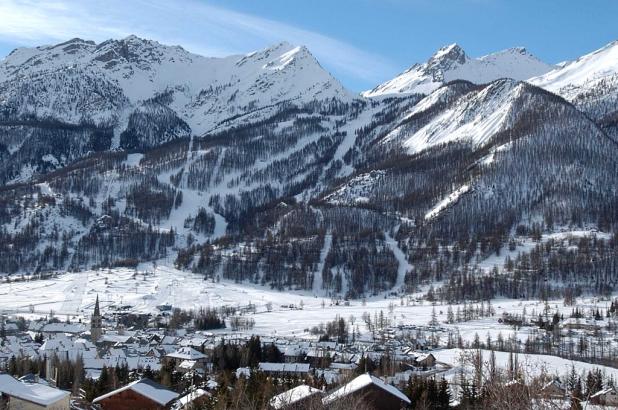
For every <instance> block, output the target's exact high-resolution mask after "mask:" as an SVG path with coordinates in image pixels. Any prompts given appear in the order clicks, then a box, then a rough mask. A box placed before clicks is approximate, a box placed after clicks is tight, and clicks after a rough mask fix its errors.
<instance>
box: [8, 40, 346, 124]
mask: <svg viewBox="0 0 618 410" xmlns="http://www.w3.org/2000/svg"><path fill="white" fill-rule="evenodd" d="M33 80H34V81H37V82H41V83H43V84H44V85H48V84H51V85H52V86H51V87H48V89H45V87H41V89H40V90H35V91H38V92H37V93H36V98H32V94H31V93H25V95H24V91H25V90H24V87H25V86H26V85H27V84H28V83H29V82H32V81H33ZM67 82H68V83H69V85H71V84H72V83H71V82H78V83H77V84H72V86H69V87H68V88H67V87H65V88H63V87H62V86H63V85H66V84H67ZM24 84H26V85H24ZM99 88H104V89H105V90H107V89H110V91H109V92H106V93H101V92H98V89H99ZM63 90H65V92H66V91H72V93H71V94H77V96H78V97H79V96H81V95H84V96H90V100H88V101H87V102H88V104H60V103H58V100H59V99H60V100H62V99H67V98H68V97H66V95H65V94H63ZM165 92H171V93H172V101H171V102H169V106H170V107H171V108H172V109H173V110H175V111H176V112H177V113H178V115H179V116H180V118H182V119H183V120H184V121H186V122H187V123H188V124H189V125H190V126H191V128H192V130H193V132H194V133H197V134H199V133H203V132H204V131H206V130H208V129H209V128H211V127H213V126H214V125H215V124H216V123H217V122H219V121H222V120H224V119H226V118H229V117H231V116H233V115H238V114H242V113H244V112H248V111H251V110H254V109H257V108H260V107H264V106H268V105H271V104H275V103H278V102H281V101H286V100H294V101H300V102H307V101H313V100H324V99H330V98H333V97H334V98H338V99H342V100H347V99H350V98H352V96H351V94H350V93H349V92H347V91H346V90H345V89H344V88H343V87H342V86H341V84H339V82H338V81H337V80H335V79H334V78H333V77H332V76H331V75H330V74H329V73H327V72H326V71H325V70H324V69H323V68H322V67H321V66H320V65H319V63H318V62H317V60H316V59H315V58H314V57H313V56H312V55H311V53H310V52H309V51H308V50H307V49H306V48H305V47H296V46H292V45H290V44H288V43H280V44H277V45H275V46H272V47H269V48H267V49H264V50H260V51H257V52H253V53H250V54H248V55H245V56H242V55H236V56H230V57H225V58H207V57H202V56H199V55H195V54H192V53H189V52H187V51H185V50H184V49H182V48H181V47H178V46H165V45H162V44H159V43H157V42H155V41H151V40H145V39H140V38H138V37H135V36H129V37H127V38H125V39H122V40H108V41H105V42H103V43H100V44H95V43H94V42H91V41H84V40H81V39H73V40H70V41H68V42H65V43H61V44H57V45H53V46H43V47H36V48H19V49H16V50H14V51H13V52H12V53H11V54H10V55H9V56H7V57H6V58H5V59H4V60H2V61H1V62H0V101H1V103H0V112H2V111H3V110H6V109H7V108H13V107H17V112H19V113H21V114H24V115H27V114H32V115H35V116H38V117H54V118H56V119H59V120H63V121H67V122H72V123H75V122H77V121H78V120H79V119H80V118H82V117H84V116H85V117H94V118H95V119H96V120H98V121H97V122H100V121H104V120H111V121H115V120H116V119H118V118H121V117H122V112H123V111H125V110H128V109H130V108H131V107H134V106H136V105H137V104H138V103H139V102H140V101H143V100H147V99H150V98H153V97H155V96H157V95H159V94H162V93H165ZM93 94H94V96H93ZM108 95H111V96H112V97H113V98H112V97H109V96H108ZM95 97H96V98H97V99H98V101H91V99H92V98H95ZM16 98H17V99H18V100H17V101H15V99H16ZM83 98H86V97H83ZM60 102H62V101H60ZM101 108H104V112H103V114H101Z"/></svg>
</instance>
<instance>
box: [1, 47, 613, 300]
mask: <svg viewBox="0 0 618 410" xmlns="http://www.w3.org/2000/svg"><path fill="white" fill-rule="evenodd" d="M610 49H612V47H609V48H608V49H607V50H606V49H603V50H604V51H603V52H600V54H598V53H597V54H598V55H597V54H594V53H593V55H595V56H596V57H595V58H592V57H584V58H582V59H581V60H586V61H587V60H588V59H590V61H589V62H588V63H586V64H583V63H582V64H581V65H580V69H578V70H577V71H580V72H587V70H597V71H602V72H604V73H610V72H611V67H612V58H613V57H612V56H614V54H613V53H614V51H613V50H612V51H610ZM600 55H603V56H604V57H603V58H601V57H600ZM576 63H577V62H573V63H570V64H566V65H564V66H561V67H562V68H561V70H574V69H573V67H575V66H576ZM601 63H603V64H601ZM569 67H571V68H569ZM585 67H589V68H585ZM600 67H607V69H603V70H601V69H600ZM547 69H548V66H547V65H544V64H543V63H540V62H538V60H536V59H534V58H533V57H531V56H529V55H528V54H527V53H525V52H524V51H523V50H521V49H513V50H507V51H505V52H501V53H497V54H493V55H490V56H486V57H483V58H481V59H470V58H469V57H467V56H466V55H465V53H464V52H463V51H462V50H461V49H460V48H459V47H457V46H450V47H447V48H445V49H442V50H441V51H440V52H439V53H437V55H436V56H434V57H433V58H432V59H431V60H430V61H429V62H428V63H427V64H424V65H422V66H416V67H414V68H413V69H412V70H410V71H409V73H408V74H410V76H413V75H416V78H417V80H418V81H416V82H415V81H410V82H408V83H406V84H405V87H403V88H402V87H394V89H396V92H397V95H398V98H363V97H358V96H354V95H352V94H351V93H350V92H348V91H347V90H346V89H345V88H344V87H342V86H341V85H340V84H339V82H338V81H337V80H336V79H334V78H333V77H332V76H330V74H328V73H327V72H326V71H325V70H323V69H322V68H321V67H320V66H319V64H318V63H317V62H316V60H315V59H314V58H313V57H312V56H311V54H310V53H309V52H308V51H307V50H306V49H305V48H303V47H293V46H291V45H289V44H286V43H282V44H279V45H276V46H274V47H271V48H268V49H266V50H262V51H258V52H256V53H251V54H249V55H246V56H232V57H227V58H206V57H200V56H196V55H194V54H191V53H188V52H186V51H185V50H183V49H182V48H180V47H168V46H163V45H160V44H158V43H156V42H152V41H149V40H142V39H138V38H136V37H129V38H126V39H124V40H110V41H107V42H104V43H101V44H95V43H92V42H87V41H83V40H71V41H69V42H67V43H63V44H60V45H56V46H45V47H37V48H32V49H18V50H16V51H14V52H13V53H11V55H10V56H8V57H7V58H6V59H4V60H2V62H0V274H2V273H11V274H13V273H18V274H19V273H22V272H46V271H54V270H66V269H75V270H79V269H84V268H92V267H107V266H119V265H122V266H136V265H137V264H139V263H140V262H144V261H153V260H160V259H166V260H167V262H166V263H170V262H172V261H173V263H174V264H175V265H176V266H177V267H179V268H182V269H191V270H192V271H195V272H200V273H202V274H204V275H205V276H207V277H210V278H216V277H221V278H227V279H231V280H235V281H250V282H252V283H255V284H263V285H270V286H271V287H273V288H277V289H281V290H284V289H294V290H311V291H313V292H315V293H316V294H319V295H333V296H335V295H339V296H348V297H362V296H364V295H370V294H373V295H376V294H378V293H381V292H391V291H395V292H399V291H401V290H402V289H407V290H414V289H416V287H417V286H420V285H422V284H425V283H427V281H432V280H437V281H441V282H442V283H445V282H446V281H449V280H450V279H451V278H455V277H457V275H459V274H461V272H470V273H473V272H474V270H475V265H476V264H477V263H478V262H479V261H481V260H483V258H488V257H490V256H491V255H492V254H497V253H499V252H500V251H501V249H503V248H505V247H506V246H507V244H508V246H509V247H510V246H511V242H512V241H515V240H516V239H517V238H514V235H515V236H516V235H529V234H530V233H532V232H534V233H535V234H540V233H541V232H542V231H550V230H553V229H555V228H556V227H569V226H572V227H575V226H576V227H578V228H580V227H595V228H597V229H599V230H602V231H610V230H612V229H615V227H616V226H618V206H617V204H618V180H617V179H616V177H615V176H616V175H618V144H617V143H616V139H615V138H614V137H613V136H612V134H611V130H613V129H614V128H612V126H613V125H612V124H616V119H617V118H618V117H616V116H612V115H613V114H612V112H615V104H614V105H613V106H612V105H611V99H609V100H608V99H605V96H612V95H615V93H616V90H617V89H618V87H617V86H616V84H614V83H613V82H611V81H609V82H607V81H605V82H604V81H596V80H595V81H596V82H595V84H597V85H598V84H602V85H603V87H600V86H598V87H593V90H595V91H594V92H583V91H582V92H581V93H579V94H577V96H579V95H583V96H585V98H580V97H577V96H576V97H571V96H570V95H568V94H566V91H567V90H570V88H568V87H566V88H565V87H564V86H561V87H558V88H555V89H553V88H551V86H550V85H546V87H547V89H549V90H552V91H556V92H559V93H561V94H562V93H564V96H566V97H568V98H569V100H570V101H567V100H565V99H564V98H562V97H561V96H559V95H556V94H555V93H553V92H550V91H548V90H547V89H543V88H540V87H538V86H536V85H533V84H531V83H526V82H522V81H520V80H518V79H522V78H527V77H529V76H534V75H535V74H538V73H540V72H545V71H547ZM556 72H557V71H556ZM552 75H553V74H552ZM461 77H464V79H461ZM509 77H515V79H513V78H509ZM606 77H607V76H606ZM574 78H575V79H578V78H580V76H574ZM594 78H596V77H594ZM609 78H613V77H612V76H611V74H610V75H609ZM535 81H536V80H531V82H532V83H534V82H535ZM573 81H574V84H575V85H574V87H575V86H576V87H580V89H583V88H582V87H584V86H582V85H578V84H579V83H578V81H575V80H573ZM550 83H551V82H548V83H547V84H550ZM583 84H584V85H586V84H588V82H587V81H584V82H583ZM406 87H407V88H406ZM387 88H388V87H387ZM598 88H602V91H603V92H602V93H600V94H599V93H598V92H597V89H598ZM382 91H384V94H387V91H386V88H385V89H383V90H382ZM382 91H376V93H377V94H379V93H380V92H382ZM599 95H600V96H603V98H601V99H598V98H596V97H597V96H599ZM598 101H603V102H604V104H605V105H604V106H602V105H599V104H597V102H598ZM595 104H596V105H595ZM599 107H609V108H612V107H613V108H612V109H613V110H614V111H611V110H606V111H603V112H601V111H599V110H598V109H597V108H599ZM592 108H594V109H592ZM599 113H601V115H597V114H599ZM612 121H613V122H612ZM617 243H618V241H617ZM608 246H609V247H614V248H615V246H614V245H608ZM614 248H612V249H614ZM568 252H569V255H571V254H572V253H571V249H569V250H568ZM603 252H604V254H605V252H607V251H606V249H605V248H604V250H603ZM612 252H614V251H612ZM612 255H613V256H612V257H615V259H618V252H614V253H612ZM576 257H577V258H578V260H580V259H581V260H582V261H583V260H590V258H588V257H586V258H579V256H576ZM604 258H605V256H604ZM530 260H533V261H535V262H534V263H541V262H540V260H539V259H538V258H528V261H530ZM603 260H604V261H605V260H607V265H603V266H607V269H605V268H604V267H603V266H600V265H598V264H595V265H594V266H593V267H592V268H591V269H594V271H595V272H598V275H601V276H603V277H604V278H606V277H614V276H615V283H618V273H616V272H615V269H614V271H611V269H613V268H611V267H612V266H614V267H615V266H618V260H612V259H611V258H607V259H603ZM522 261H523V262H521V265H522V266H527V265H526V264H527V263H528V262H526V260H524V259H522ZM568 266H569V269H571V267H572V266H575V264H569V265H568ZM537 267H538V266H537ZM529 268H530V267H529V266H528V267H526V269H527V271H528V270H529ZM577 269H580V268H577ZM582 269H583V268H582ZM604 269H605V270H604ZM580 270H581V269H580ZM580 270H577V272H575V271H571V270H570V271H569V274H568V276H569V277H574V278H575V279H573V281H574V282H573V283H575V282H576V280H577V276H578V274H579V272H580ZM538 272H551V273H552V274H555V275H556V276H558V275H559V272H561V271H560V270H559V269H558V268H557V267H556V266H542V267H541V268H540V270H539V271H538ZM573 272H575V273H573ZM589 273H590V272H589V271H586V270H585V269H584V270H583V271H582V275H588V274H589ZM540 274H541V273H539V275H540ZM595 274H596V273H595ZM507 276H508V273H507ZM537 276H538V275H537ZM492 280H498V279H495V278H494V279H492ZM500 280H501V279H500ZM530 280H531V281H537V283H540V282H539V280H540V279H539V278H538V277H530ZM603 280H605V279H603ZM577 286H580V284H577ZM513 292H514V293H513V294H509V296H510V297H519V293H517V292H519V290H517V289H515V290H514V291H513ZM477 296H478V295H477Z"/></svg>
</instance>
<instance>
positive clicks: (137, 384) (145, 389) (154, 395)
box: [92, 379, 178, 406]
mask: <svg viewBox="0 0 618 410" xmlns="http://www.w3.org/2000/svg"><path fill="white" fill-rule="evenodd" d="M126 390H133V391H134V392H135V393H137V394H139V395H140V396H143V397H146V398H148V399H150V400H152V401H154V402H155V403H158V404H160V405H162V406H165V405H167V404H168V403H169V402H171V401H172V400H174V399H176V398H177V397H178V393H176V392H174V391H171V390H169V389H168V388H167V387H165V386H162V385H160V384H159V383H155V382H153V381H152V380H150V379H141V380H137V381H134V382H133V383H129V384H127V385H126V386H124V387H121V388H119V389H116V390H114V391H111V392H109V393H107V394H104V395H102V396H99V397H97V398H96V399H94V400H93V401H92V402H93V403H98V402H100V401H101V400H105V399H107V398H108V397H111V396H114V395H116V394H118V393H121V392H123V391H126Z"/></svg>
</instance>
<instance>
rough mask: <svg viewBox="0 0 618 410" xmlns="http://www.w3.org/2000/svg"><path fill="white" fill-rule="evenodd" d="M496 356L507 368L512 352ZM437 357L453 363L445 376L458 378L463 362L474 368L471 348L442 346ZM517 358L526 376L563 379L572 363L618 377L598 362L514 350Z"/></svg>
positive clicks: (579, 368)
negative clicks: (547, 376)
mask: <svg viewBox="0 0 618 410" xmlns="http://www.w3.org/2000/svg"><path fill="white" fill-rule="evenodd" d="M494 353H495V355H496V366H497V367H498V368H499V369H506V368H507V367H508V362H509V353H507V352H494ZM432 354H433V355H434V356H435V358H436V360H437V361H438V362H440V363H444V364H447V365H449V366H452V367H451V368H450V369H449V370H448V372H447V373H446V374H445V377H446V378H448V379H450V380H454V381H457V377H458V375H459V374H460V372H461V370H460V369H461V367H462V365H463V367H464V369H465V370H466V372H468V373H469V372H471V371H472V367H473V365H472V363H473V361H472V357H473V355H474V354H475V351H474V350H471V349H443V350H435V351H432ZM481 354H482V360H483V368H485V367H489V360H490V355H491V352H490V351H489V350H481ZM515 358H516V359H517V363H518V365H519V368H520V369H521V372H522V373H523V375H524V377H529V376H534V375H539V374H547V375H552V376H558V377H560V378H564V376H565V375H567V374H568V373H569V372H570V371H571V368H572V366H575V368H576V372H577V373H578V374H579V373H581V372H582V371H585V372H588V371H590V370H594V369H600V370H601V372H603V373H604V374H605V375H606V376H607V377H610V376H611V377H613V378H614V380H616V378H618V369H615V368H613V367H608V366H601V365H597V364H591V363H585V362H579V361H573V360H568V359H563V358H560V357H556V356H550V355H543V354H525V353H514V359H515Z"/></svg>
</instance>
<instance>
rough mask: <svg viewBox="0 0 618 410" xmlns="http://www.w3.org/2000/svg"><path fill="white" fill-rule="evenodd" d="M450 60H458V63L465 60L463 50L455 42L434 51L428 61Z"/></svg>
mask: <svg viewBox="0 0 618 410" xmlns="http://www.w3.org/2000/svg"><path fill="white" fill-rule="evenodd" d="M443 60H450V61H455V62H458V63H459V64H463V63H465V62H466V53H465V51H464V50H463V49H462V48H461V47H460V46H459V45H458V44H457V43H453V44H449V45H447V46H444V47H442V48H440V49H439V50H438V51H436V53H435V54H434V55H433V56H432V57H431V58H430V61H443Z"/></svg>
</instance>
